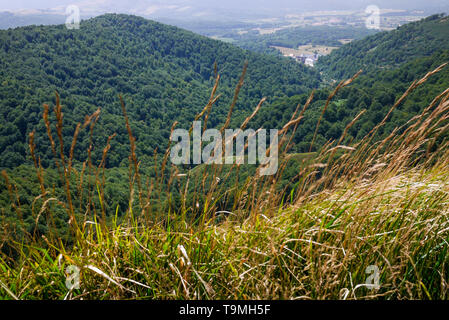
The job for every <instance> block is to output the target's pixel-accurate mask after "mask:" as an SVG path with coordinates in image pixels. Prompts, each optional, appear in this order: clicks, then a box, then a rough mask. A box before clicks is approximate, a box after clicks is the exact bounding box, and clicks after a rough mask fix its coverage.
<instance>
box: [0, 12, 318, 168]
mask: <svg viewBox="0 0 449 320" xmlns="http://www.w3.org/2000/svg"><path fill="white" fill-rule="evenodd" d="M245 60H247V61H248V63H249V67H248V73H247V77H246V79H245V84H244V86H243V88H242V90H241V93H240V97H239V100H238V102H237V105H236V108H235V111H234V114H233V120H234V121H236V123H237V122H239V121H241V120H243V119H244V117H246V116H247V115H248V114H249V113H250V112H252V110H253V109H254V107H255V106H256V105H257V103H258V102H259V100H260V99H261V98H262V97H264V96H267V97H269V98H272V99H275V98H279V97H287V96H292V95H295V94H301V93H305V92H308V91H309V90H311V89H312V88H316V87H318V86H319V83H320V77H319V74H318V72H317V71H315V70H312V69H309V68H306V67H304V66H301V65H299V64H297V63H295V62H293V61H289V60H287V59H281V58H278V57H271V56H264V55H260V54H256V53H251V52H249V51H245V50H242V49H240V48H237V47H234V46H232V45H230V44H226V43H224V42H220V41H216V40H212V39H209V38H206V37H202V36H199V35H196V34H194V33H192V32H188V31H185V30H181V29H179V28H176V27H171V26H167V25H163V24H160V23H156V22H153V21H149V20H146V19H144V18H140V17H136V16H129V15H116V14H108V15H103V16H99V17H96V18H93V19H90V20H86V21H83V22H82V23H81V27H80V29H79V30H68V29H67V28H66V27H65V25H58V26H29V27H23V28H17V29H12V30H11V29H10V30H5V31H0V66H1V67H0V84H1V86H0V167H14V166H18V165H20V164H22V163H25V162H27V161H29V160H30V157H29V156H28V153H27V152H28V151H27V150H28V146H27V139H28V134H29V133H30V132H31V131H32V130H36V145H37V154H38V156H40V157H41V160H42V165H43V166H48V165H51V164H52V163H53V162H52V157H53V156H52V152H51V147H50V143H49V141H48V137H47V133H46V129H45V124H44V121H43V119H42V112H43V107H42V105H43V104H44V103H48V104H50V106H54V101H55V91H58V92H59V93H60V95H61V98H62V104H63V106H64V107H63V112H64V136H65V137H66V139H67V140H66V141H64V143H65V147H66V150H65V151H66V152H67V153H69V151H70V144H71V138H70V137H71V136H72V135H73V133H74V131H75V127H76V124H77V123H78V122H83V121H84V117H85V116H86V115H88V114H92V113H93V112H94V111H95V110H96V109H97V108H98V107H101V109H102V111H101V116H100V120H99V122H98V123H97V125H96V127H95V134H94V144H95V145H94V151H93V158H94V160H98V159H101V154H102V150H103V148H104V146H105V143H106V140H107V138H108V136H110V135H112V134H113V133H117V137H115V138H114V139H113V140H112V142H111V146H112V148H111V151H110V153H109V154H110V156H109V157H108V163H107V166H108V167H115V166H120V165H121V164H122V160H123V161H125V162H126V161H127V154H128V152H129V141H128V136H127V132H126V127H125V123H124V118H123V115H122V111H121V107H120V104H119V100H118V95H119V94H122V95H123V97H124V100H125V102H126V106H127V110H128V116H129V118H130V122H131V127H132V129H133V132H134V135H135V136H136V138H137V145H138V148H137V150H138V151H139V156H142V157H143V158H142V159H143V163H144V164H145V163H148V162H149V161H151V160H152V158H153V151H154V149H155V148H158V149H159V150H160V151H161V150H162V151H163V150H165V148H166V147H167V145H168V140H169V135H170V127H171V125H172V123H173V122H174V121H179V122H180V126H183V127H187V126H188V125H189V124H190V123H191V121H193V119H194V116H195V115H196V113H198V112H199V111H200V110H202V109H203V108H204V106H205V105H206V104H207V101H208V99H209V96H210V92H211V89H212V87H213V83H214V63H215V62H216V63H217V66H218V72H219V73H220V74H221V76H222V79H221V83H220V87H219V90H218V93H220V94H222V96H221V98H220V100H219V101H218V103H217V105H216V106H214V108H213V109H212V114H211V116H210V118H209V123H208V126H209V127H210V126H218V125H219V124H220V123H223V122H224V119H225V118H226V115H227V113H228V108H229V105H230V102H231V100H232V96H233V94H234V88H235V85H236V84H237V82H238V79H239V77H240V74H241V72H242V68H243V65H244V62H245ZM264 107H265V106H264ZM52 117H54V116H53V115H52ZM53 130H55V129H53ZM53 132H55V131H53ZM88 146H89V133H88V130H87V129H85V130H82V131H81V133H80V135H79V137H78V143H77V147H76V149H75V155H74V157H75V161H84V160H85V150H87V148H88ZM79 154H82V155H83V156H79Z"/></svg>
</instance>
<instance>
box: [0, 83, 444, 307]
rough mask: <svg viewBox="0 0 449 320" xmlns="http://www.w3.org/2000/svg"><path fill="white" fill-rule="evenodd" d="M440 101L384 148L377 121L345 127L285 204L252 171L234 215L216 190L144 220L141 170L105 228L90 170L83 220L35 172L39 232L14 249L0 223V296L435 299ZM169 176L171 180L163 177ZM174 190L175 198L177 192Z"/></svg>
mask: <svg viewBox="0 0 449 320" xmlns="http://www.w3.org/2000/svg"><path fill="white" fill-rule="evenodd" d="M426 80H428V77H424V78H423V79H422V80H421V81H420V83H423V82H425V81H426ZM405 96H407V94H406V95H405ZM448 98H449V96H448V94H447V92H446V93H443V94H442V95H439V96H438V97H437V98H436V99H435V101H434V103H432V104H431V105H429V106H428V107H427V108H425V110H424V111H423V112H422V113H420V114H419V115H418V116H417V117H415V118H414V119H413V121H411V122H409V123H408V124H407V126H406V130H404V131H403V132H395V134H393V135H391V136H389V137H387V138H386V139H384V140H381V141H377V142H376V143H373V142H375V140H373V139H374V137H375V133H376V131H378V130H379V129H380V128H381V127H382V126H383V125H385V122H383V123H381V124H380V125H379V126H376V127H374V128H373V130H372V132H370V134H369V135H368V136H367V137H365V138H364V139H363V140H362V141H361V142H360V143H357V144H353V145H345V146H343V145H340V144H339V143H340V142H341V141H342V140H343V139H344V135H345V133H344V134H343V135H342V136H341V137H340V139H339V141H338V142H337V141H336V142H334V143H330V144H329V145H327V146H325V147H324V149H322V150H321V152H320V153H319V154H316V155H314V157H313V158H312V159H311V158H310V155H308V156H305V157H304V156H299V158H298V160H299V161H300V160H301V159H303V160H306V161H303V165H302V166H301V167H299V168H302V169H300V170H299V172H298V179H297V183H296V184H295V187H294V188H292V190H291V192H290V194H289V199H290V201H289V202H288V203H287V202H285V201H284V200H285V198H284V197H283V196H282V194H281V193H277V192H276V187H277V183H278V181H282V179H280V176H279V175H282V172H280V173H279V175H276V176H274V177H260V176H258V174H257V172H256V174H254V175H252V176H251V177H249V179H248V181H247V183H246V184H245V185H244V186H243V187H240V188H239V190H238V192H237V193H236V198H235V199H234V201H235V203H236V206H235V208H234V209H233V210H232V212H227V213H223V212H217V211H218V210H217V209H218V208H217V206H216V201H215V200H216V199H217V198H218V197H221V196H222V194H223V193H222V191H221V190H220V188H218V187H217V188H215V189H214V188H209V189H208V192H207V193H198V194H199V195H200V196H201V198H202V199H205V201H204V204H203V205H202V206H201V208H199V212H200V213H201V214H193V215H192V213H195V210H198V208H196V206H193V207H185V206H183V205H181V206H179V207H178V208H177V209H178V210H175V211H171V210H168V211H165V212H161V211H159V212H155V213H153V214H156V215H152V214H151V212H150V207H149V206H148V205H149V204H150V203H151V202H152V201H153V200H152V199H154V198H153V196H152V195H153V194H154V195H155V196H156V199H157V197H158V196H160V195H162V194H165V195H167V196H168V197H170V191H169V190H164V189H159V186H158V185H157V183H154V184H153V183H152V184H151V186H150V185H147V186H145V185H143V184H142V185H140V183H139V180H140V181H141V180H143V174H144V173H143V172H140V170H139V168H138V166H134V165H131V166H130V169H129V172H130V174H129V182H130V184H129V192H130V193H129V198H128V199H129V207H128V209H127V210H124V209H123V208H119V207H117V209H116V211H115V214H112V215H111V216H112V221H109V222H108V221H106V220H105V219H104V216H105V209H104V206H103V201H104V196H103V195H104V190H105V188H106V187H107V184H105V182H104V180H103V178H102V170H101V169H102V168H101V167H100V168H98V169H99V170H98V171H97V174H96V175H95V180H94V181H95V183H94V184H93V185H91V186H88V188H89V190H86V191H87V193H88V194H89V193H90V194H94V195H95V197H96V198H97V199H98V200H94V199H93V198H89V197H87V198H85V199H84V205H85V206H86V207H90V208H92V209H93V211H87V212H86V213H84V210H80V211H79V209H77V208H72V207H73V206H71V205H70V200H68V199H69V198H70V197H69V196H67V198H55V197H52V195H51V194H50V192H51V191H50V190H49V188H48V182H47V180H46V178H45V176H46V174H45V171H44V170H42V169H40V168H39V167H37V168H36V174H37V177H38V180H39V181H40V184H41V188H43V189H44V190H43V191H44V192H43V193H41V195H40V196H37V197H36V202H37V201H40V205H39V206H37V208H39V212H38V211H37V210H36V211H35V216H34V217H33V218H35V219H36V222H37V221H39V220H40V219H43V220H44V221H45V223H46V224H47V225H48V226H49V229H50V232H49V234H47V235H44V236H37V237H36V234H34V235H33V234H28V233H27V232H24V238H23V240H24V241H25V242H15V241H14V240H13V239H14V238H13V237H11V232H14V230H20V229H21V226H20V224H18V225H10V224H1V225H2V229H1V232H2V233H1V238H0V239H1V243H0V249H1V252H2V253H1V256H0V268H1V270H2V272H1V273H0V286H1V288H0V297H2V298H5V299H81V298H83V299H126V298H139V299H445V298H447V296H448V287H447V285H446V284H447V281H448V276H447V275H448V273H447V272H448V269H447V259H448V246H449V245H448V243H447V239H448V237H449V231H448V230H449V228H448V224H449V220H448V207H447V202H448V200H449V189H448V186H449V175H448V172H449V161H448V159H449V158H448V156H449V151H448V150H449V148H448V145H449V141H448V140H447V139H445V140H444V141H443V143H442V145H441V147H440V148H437V149H435V148H433V146H434V143H435V141H436V140H438V139H439V138H440V137H441V136H444V135H445V134H446V133H447V130H448V129H449V125H448V121H449V120H448V112H449V100H448ZM356 121H357V119H354V121H353V122H352V123H351V124H349V125H348V126H347V128H349V127H350V126H351V125H353V124H354V123H355V122H356ZM284 128H286V130H287V129H289V128H290V129H291V125H288V124H287V125H286V126H285V127H284ZM293 130H294V129H293ZM281 135H282V134H281ZM31 145H32V144H31ZM31 149H33V148H31ZM281 154H282V155H285V149H281ZM132 156H133V151H131V157H132ZM63 161H64V160H63V159H61V162H63ZM259 168H260V167H259ZM259 168H258V169H257V170H259ZM161 169H162V168H159V169H158V170H157V171H158V172H161ZM234 170H238V168H234ZM162 171H163V169H162ZM71 172H72V173H73V174H74V176H75V177H76V179H75V181H74V182H73V181H70V180H69V179H67V175H61V176H60V177H61V180H60V182H59V183H60V185H63V186H64V185H65V186H66V187H67V190H68V189H69V188H68V186H71V185H72V186H76V185H78V184H79V183H80V182H81V181H80V180H81V179H82V175H79V174H78V173H77V172H76V170H75V169H69V170H68V173H71ZM40 177H41V178H40ZM216 177H217V175H216V173H214V175H213V176H212V177H211V178H212V179H211V180H212V181H214V180H215V178H216ZM3 178H4V179H5V181H6V185H7V188H8V190H10V194H11V207H12V209H14V210H15V212H16V214H18V215H19V216H20V212H21V211H20V208H21V206H20V200H19V199H20V197H18V194H17V192H18V189H17V188H15V186H14V185H13V184H12V183H11V182H10V181H11V180H8V175H7V173H6V172H3ZM178 178H179V177H178V176H177V172H176V171H175V172H172V174H171V177H170V181H172V182H173V183H174V184H176V179H178ZM207 178H208V177H207V176H205V177H204V179H207ZM187 179H188V178H187ZM156 180H158V179H156ZM147 188H148V189H147ZM45 189H47V190H49V192H45ZM95 190H96V191H97V192H98V193H97V194H95V193H94V191H95ZM184 190H185V189H184V188H181V189H180V190H179V192H180V195H181V197H184V198H185V197H186V194H185V191H184ZM49 203H54V206H56V207H60V208H64V210H65V212H66V219H67V220H68V222H67V225H68V227H69V229H70V230H71V232H72V235H73V239H74V241H73V243H71V244H67V243H65V242H64V241H63V240H62V239H60V237H59V236H58V235H57V234H55V233H53V232H51V230H52V227H53V225H52V217H53V208H54V207H51V206H49ZM111 209H112V208H110V209H108V210H111ZM119 210H120V211H121V213H122V216H121V217H119V215H118V214H119V212H118V211H119ZM196 212H198V211H196ZM69 265H74V266H77V267H78V268H80V270H81V282H80V288H79V289H76V288H72V289H70V290H69V289H68V288H67V287H66V276H67V274H66V273H65V272H66V270H67V269H66V268H67V267H68V266H69ZM370 270H371V271H370ZM373 270H374V271H376V270H377V271H378V272H379V273H378V285H379V287H376V288H375V287H373V286H369V284H372V282H368V286H367V281H368V279H367V277H368V276H369V274H371V273H372V271H373Z"/></svg>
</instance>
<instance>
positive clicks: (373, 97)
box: [254, 50, 449, 152]
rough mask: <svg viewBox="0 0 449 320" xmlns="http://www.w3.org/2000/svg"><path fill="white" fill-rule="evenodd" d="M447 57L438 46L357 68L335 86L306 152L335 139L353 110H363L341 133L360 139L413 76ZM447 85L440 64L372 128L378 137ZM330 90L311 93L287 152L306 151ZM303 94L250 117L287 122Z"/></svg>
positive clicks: (269, 123)
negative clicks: (378, 67)
mask: <svg viewBox="0 0 449 320" xmlns="http://www.w3.org/2000/svg"><path fill="white" fill-rule="evenodd" d="M447 62H449V50H444V51H441V52H438V53H436V54H434V55H432V56H430V57H425V58H419V59H416V60H414V61H412V62H409V63H406V64H404V65H403V66H401V67H399V68H398V69H395V70H382V71H379V72H373V71H371V72H367V73H362V75H360V76H359V77H358V78H357V79H356V80H355V81H354V82H353V83H352V84H351V85H350V86H348V87H345V88H343V89H341V90H340V91H339V92H338V94H337V95H336V96H335V97H334V99H333V100H332V102H331V103H330V104H329V106H328V108H327V110H326V112H325V113H324V115H323V119H322V121H321V124H320V127H319V129H318V132H317V136H316V140H315V144H314V146H313V147H312V151H316V150H318V149H319V148H320V146H322V145H323V144H325V143H326V142H327V141H330V140H335V139H338V138H339V137H340V135H341V134H342V133H343V131H344V130H345V127H346V126H347V125H348V124H349V123H350V122H351V121H352V120H353V119H354V118H355V117H356V116H357V114H359V113H360V112H361V111H362V110H366V112H365V113H364V114H363V115H362V116H361V117H360V118H359V119H358V121H357V122H356V123H355V124H354V125H353V126H352V127H351V128H350V129H349V131H348V133H347V135H346V142H350V141H358V140H360V139H362V138H363V137H365V135H366V134H368V133H369V132H370V130H371V129H372V128H373V127H374V126H375V125H377V124H379V123H380V122H381V121H382V120H383V118H384V117H385V115H386V114H387V113H388V111H389V110H390V109H391V108H392V107H393V105H394V104H395V102H396V101H398V100H399V98H401V96H402V95H403V93H404V92H405V91H406V90H407V89H408V88H409V87H410V86H411V85H412V83H413V82H414V81H415V80H419V79H421V78H422V77H424V76H425V75H426V74H427V73H428V72H429V71H432V70H434V69H436V68H437V67H439V66H441V65H443V64H445V63H447ZM448 86H449V67H448V66H446V67H445V68H443V69H442V70H441V71H440V72H438V73H436V74H435V75H433V76H431V77H430V79H429V80H428V81H426V82H425V83H424V84H423V85H422V86H420V87H418V88H417V89H416V91H414V92H412V93H411V94H410V95H409V96H408V97H407V99H405V100H404V101H403V103H401V104H399V105H398V106H397V108H395V109H394V110H393V112H392V113H391V115H390V116H389V117H388V119H387V123H386V125H385V126H383V127H382V128H380V130H379V131H378V138H385V137H386V136H387V135H388V134H390V133H391V132H392V131H393V130H394V129H395V128H397V127H400V126H402V125H405V124H406V123H407V121H408V120H410V119H411V118H412V117H414V116H416V115H417V114H419V113H420V112H422V110H423V109H424V108H425V107H427V106H428V105H429V104H430V103H431V102H432V100H433V99H434V98H435V97H436V96H437V95H439V94H440V93H442V92H443V91H444V90H445V89H447V88H448ZM331 91H332V90H331V89H321V90H318V91H317V92H316V93H315V97H314V100H313V101H312V103H311V104H310V106H309V108H308V109H307V110H306V112H305V113H304V119H303V121H302V123H301V125H300V126H299V127H298V130H297V131H296V134H295V136H294V137H293V140H292V141H293V142H294V143H295V145H294V147H293V149H292V150H293V151H295V152H308V151H309V150H310V145H311V142H312V140H313V136H314V131H315V128H316V123H317V121H318V119H319V118H320V114H321V112H322V110H323V108H324V106H325V104H326V99H327V97H328V95H329V93H330V92H331ZM307 98H308V95H307V94H303V95H300V96H295V97H290V98H285V99H279V100H278V101H276V103H275V104H274V105H273V106H272V109H271V110H262V111H261V112H260V114H259V115H258V116H257V117H256V118H255V120H254V121H255V124H256V126H259V125H260V126H263V127H276V126H278V125H280V124H281V123H285V121H288V117H289V116H288V115H290V114H291V113H293V112H294V111H295V108H296V107H297V104H298V103H300V104H301V105H304V104H305V102H306V100H307ZM268 113H270V115H271V117H270V116H269V114H268Z"/></svg>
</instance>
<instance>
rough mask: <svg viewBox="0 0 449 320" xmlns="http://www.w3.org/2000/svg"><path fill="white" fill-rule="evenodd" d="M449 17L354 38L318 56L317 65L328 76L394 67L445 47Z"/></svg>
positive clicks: (339, 76) (448, 47) (425, 20)
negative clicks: (350, 41) (354, 39)
mask: <svg viewBox="0 0 449 320" xmlns="http://www.w3.org/2000/svg"><path fill="white" fill-rule="evenodd" d="M448 37H449V17H447V16H444V15H442V14H441V15H433V16H430V17H428V18H426V19H423V20H421V21H417V22H413V23H409V24H406V25H403V26H401V27H399V28H397V29H396V30H393V31H390V32H381V33H377V34H375V35H372V36H369V37H367V38H365V39H362V40H358V41H354V42H352V43H350V44H347V45H345V46H343V47H342V48H340V49H338V50H335V51H333V52H332V53H331V54H330V55H328V56H325V57H322V58H320V60H319V62H318V64H317V67H318V69H319V70H320V71H323V72H324V73H325V74H326V75H327V76H329V77H330V78H332V79H343V78H347V77H351V76H352V75H353V74H355V73H356V72H357V71H359V70H360V69H363V70H364V71H366V72H369V71H376V70H379V69H393V68H397V67H399V66H400V65H402V64H403V63H407V62H411V61H413V60H415V59H418V58H422V57H428V56H431V55H433V54H434V53H436V52H438V51H441V50H448V49H449V41H448Z"/></svg>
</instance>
